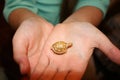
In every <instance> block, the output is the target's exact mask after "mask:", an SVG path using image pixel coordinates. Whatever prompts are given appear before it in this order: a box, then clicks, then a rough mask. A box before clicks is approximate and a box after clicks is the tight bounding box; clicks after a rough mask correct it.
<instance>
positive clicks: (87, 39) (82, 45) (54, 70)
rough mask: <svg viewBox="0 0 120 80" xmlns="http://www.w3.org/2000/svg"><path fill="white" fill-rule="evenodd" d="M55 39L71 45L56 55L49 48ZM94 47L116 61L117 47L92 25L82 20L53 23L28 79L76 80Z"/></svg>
mask: <svg viewBox="0 0 120 80" xmlns="http://www.w3.org/2000/svg"><path fill="white" fill-rule="evenodd" d="M57 41H65V42H72V44H73V45H72V46H71V47H70V48H68V49H67V52H66V53H65V54H63V55H57V54H55V53H54V52H53V51H52V50H51V47H52V44H53V43H55V42H57ZM95 47H96V48H99V49H101V50H102V51H103V52H105V54H106V55H107V56H108V57H109V58H111V59H112V60H113V61H114V62H116V63H118V64H120V51H119V50H118V48H116V47H115V46H114V45H113V44H112V43H111V42H110V41H109V39H108V38H107V37H106V36H105V35H104V34H103V33H102V32H100V31H99V30H98V29H97V28H96V27H95V26H93V25H91V24H90V23H86V22H72V23H64V24H58V25H56V27H55V28H54V29H53V31H52V33H51V34H50V36H49V37H48V40H47V41H46V43H45V46H44V48H43V50H42V54H41V57H40V59H39V63H38V64H37V66H36V68H35V69H34V71H33V72H32V74H31V77H30V78H31V79H30V80H80V79H81V78H82V76H83V74H84V72H85V69H86V66H87V64H88V61H89V59H90V57H91V55H92V53H93V50H94V48H95Z"/></svg>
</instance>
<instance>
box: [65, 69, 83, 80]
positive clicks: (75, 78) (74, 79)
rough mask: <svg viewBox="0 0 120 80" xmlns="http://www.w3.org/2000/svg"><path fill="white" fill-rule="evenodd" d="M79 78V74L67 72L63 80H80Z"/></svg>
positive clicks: (80, 76)
mask: <svg viewBox="0 0 120 80" xmlns="http://www.w3.org/2000/svg"><path fill="white" fill-rule="evenodd" d="M81 78H82V75H81V74H80V72H72V71H69V73H68V75H67V77H66V79H65V80H81Z"/></svg>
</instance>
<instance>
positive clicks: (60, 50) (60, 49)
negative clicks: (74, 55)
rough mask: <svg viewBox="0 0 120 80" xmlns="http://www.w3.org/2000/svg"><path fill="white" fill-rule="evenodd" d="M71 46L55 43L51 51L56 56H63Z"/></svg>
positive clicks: (60, 42)
mask: <svg viewBox="0 0 120 80" xmlns="http://www.w3.org/2000/svg"><path fill="white" fill-rule="evenodd" d="M71 46H72V43H66V42H64V41H58V42H55V43H54V44H53V45H52V48H51V49H52V51H53V52H54V53H56V54H58V55H61V54H64V53H66V52H67V49H68V48H69V47H71Z"/></svg>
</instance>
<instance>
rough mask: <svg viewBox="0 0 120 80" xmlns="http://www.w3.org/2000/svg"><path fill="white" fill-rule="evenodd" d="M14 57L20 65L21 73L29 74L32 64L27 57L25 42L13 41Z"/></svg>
mask: <svg viewBox="0 0 120 80" xmlns="http://www.w3.org/2000/svg"><path fill="white" fill-rule="evenodd" d="M13 57H14V60H15V61H16V62H17V63H18V64H19V67H20V71H21V73H22V74H29V72H30V63H29V60H28V57H27V45H26V44H25V43H24V42H23V40H21V39H20V40H15V39H13Z"/></svg>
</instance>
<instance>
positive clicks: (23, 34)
mask: <svg viewBox="0 0 120 80" xmlns="http://www.w3.org/2000/svg"><path fill="white" fill-rule="evenodd" d="M52 28H53V26H52V25H51V24H50V23H48V22H46V21H45V20H40V19H34V18H31V19H29V20H26V21H24V22H23V23H22V24H21V25H20V27H19V28H18V29H17V31H16V33H15V35H14V38H13V51H14V59H15V61H16V62H17V63H18V64H19V65H20V71H21V73H22V74H29V73H30V72H32V71H33V69H34V67H35V66H36V64H37V61H38V59H39V57H40V54H41V50H42V48H43V45H44V43H45V41H46V40H47V38H48V35H49V34H50V32H51V30H52Z"/></svg>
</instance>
